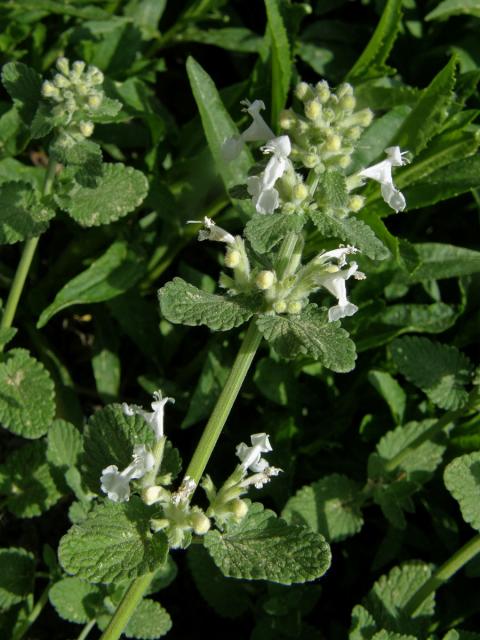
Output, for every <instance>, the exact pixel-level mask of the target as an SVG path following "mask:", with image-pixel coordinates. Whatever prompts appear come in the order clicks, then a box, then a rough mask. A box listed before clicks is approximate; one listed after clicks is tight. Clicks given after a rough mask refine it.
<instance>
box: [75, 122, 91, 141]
mask: <svg viewBox="0 0 480 640" xmlns="http://www.w3.org/2000/svg"><path fill="white" fill-rule="evenodd" d="M78 128H79V129H80V133H81V134H82V136H84V137H85V138H89V137H90V136H91V135H92V133H93V129H94V127H93V122H85V121H82V122H80V124H79V125H78Z"/></svg>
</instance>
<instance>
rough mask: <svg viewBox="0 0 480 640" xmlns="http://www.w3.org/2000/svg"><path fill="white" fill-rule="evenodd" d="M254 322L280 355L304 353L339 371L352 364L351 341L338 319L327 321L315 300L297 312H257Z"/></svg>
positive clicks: (349, 367)
mask: <svg viewBox="0 0 480 640" xmlns="http://www.w3.org/2000/svg"><path fill="white" fill-rule="evenodd" d="M257 326H258V328H259V330H260V332H261V333H262V334H263V336H264V337H265V338H266V339H267V340H268V341H269V342H271V344H272V346H273V348H274V349H275V351H277V353H278V354H279V355H280V356H282V357H283V358H295V357H297V356H299V355H300V354H302V355H306V356H309V357H311V358H314V359H315V360H319V361H320V362H321V363H322V364H323V365H324V366H325V367H327V368H329V369H332V370H333V371H337V372H339V373H345V372H347V371H351V370H352V369H353V368H354V366H355V358H356V354H355V344H354V343H353V342H352V340H350V338H349V337H348V333H347V332H346V331H345V329H342V328H341V327H340V323H339V322H328V320H327V313H326V311H325V310H324V309H319V308H318V307H317V305H315V304H309V305H308V306H307V307H305V309H303V311H302V312H301V313H300V314H299V315H285V316H279V315H267V314H263V315H260V316H259V318H258V320H257Z"/></svg>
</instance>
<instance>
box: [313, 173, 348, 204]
mask: <svg viewBox="0 0 480 640" xmlns="http://www.w3.org/2000/svg"><path fill="white" fill-rule="evenodd" d="M315 196H316V198H317V200H318V202H319V204H320V206H322V205H323V208H325V209H328V208H333V209H336V208H338V209H342V208H343V207H346V206H347V203H348V191H347V181H346V179H345V176H344V175H343V174H342V173H340V172H339V171H326V172H325V173H324V174H322V179H321V180H320V183H319V185H318V188H317V191H316V193H315Z"/></svg>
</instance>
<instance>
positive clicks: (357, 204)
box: [348, 195, 365, 212]
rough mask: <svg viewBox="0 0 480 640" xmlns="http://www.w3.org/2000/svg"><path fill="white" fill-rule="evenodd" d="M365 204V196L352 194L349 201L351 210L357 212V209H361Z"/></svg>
mask: <svg viewBox="0 0 480 640" xmlns="http://www.w3.org/2000/svg"><path fill="white" fill-rule="evenodd" d="M364 204H365V198H363V197H362V196H359V195H355V196H352V197H351V198H350V200H349V201H348V208H349V209H350V211H354V212H357V211H360V209H361V208H362V207H363V205H364Z"/></svg>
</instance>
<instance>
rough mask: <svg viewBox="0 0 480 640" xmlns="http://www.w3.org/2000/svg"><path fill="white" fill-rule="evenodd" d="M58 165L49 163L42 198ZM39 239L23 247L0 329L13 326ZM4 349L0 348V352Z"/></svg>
mask: <svg viewBox="0 0 480 640" xmlns="http://www.w3.org/2000/svg"><path fill="white" fill-rule="evenodd" d="M56 166H57V163H56V162H55V160H54V159H53V158H50V159H49V161H48V167H47V171H46V173H45V180H44V183H43V189H42V196H46V195H48V194H49V193H50V191H51V190H52V184H53V180H54V178H55V169H56ZM39 239H40V238H39V237H38V236H37V237H35V238H29V239H28V240H27V241H26V242H25V245H24V247H23V252H22V256H21V258H20V262H19V263H18V267H17V271H16V272H15V276H14V278H13V282H12V285H11V287H10V292H9V294H8V298H7V303H6V305H5V311H4V313H3V316H2V320H1V321H0V329H9V328H10V327H11V326H12V323H13V319H14V317H15V313H16V311H17V307H18V303H19V301H20V296H21V295H22V291H23V287H24V285H25V281H26V279H27V275H28V272H29V270H30V266H31V264H32V260H33V256H34V255H35V250H36V248H37V245H38V241H39ZM1 350H2V347H1V346H0V351H1Z"/></svg>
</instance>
